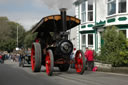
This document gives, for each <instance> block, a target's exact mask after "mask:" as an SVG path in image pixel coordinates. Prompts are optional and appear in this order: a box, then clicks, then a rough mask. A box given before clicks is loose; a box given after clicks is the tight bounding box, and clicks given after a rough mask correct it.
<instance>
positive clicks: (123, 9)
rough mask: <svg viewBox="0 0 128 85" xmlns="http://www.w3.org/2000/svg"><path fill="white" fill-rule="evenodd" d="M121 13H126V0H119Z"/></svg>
mask: <svg viewBox="0 0 128 85" xmlns="http://www.w3.org/2000/svg"><path fill="white" fill-rule="evenodd" d="M118 12H119V13H124V12H126V0H119V10H118Z"/></svg>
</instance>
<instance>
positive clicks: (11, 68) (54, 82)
mask: <svg viewBox="0 0 128 85" xmlns="http://www.w3.org/2000/svg"><path fill="white" fill-rule="evenodd" d="M0 85H128V75H127V74H116V73H104V72H89V71H85V73H84V74H83V75H79V74H77V73H76V72H75V70H74V69H71V68H70V69H69V71H68V72H59V70H58V69H57V68H55V71H54V73H53V76H51V77H49V76H47V74H46V72H45V67H42V68H41V72H38V73H33V72H32V71H31V66H30V65H26V67H24V68H22V67H19V66H18V63H17V62H12V61H10V60H7V61H5V63H4V64H0Z"/></svg>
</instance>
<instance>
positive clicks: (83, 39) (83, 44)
mask: <svg viewBox="0 0 128 85" xmlns="http://www.w3.org/2000/svg"><path fill="white" fill-rule="evenodd" d="M85 48H86V35H82V50H83V51H85Z"/></svg>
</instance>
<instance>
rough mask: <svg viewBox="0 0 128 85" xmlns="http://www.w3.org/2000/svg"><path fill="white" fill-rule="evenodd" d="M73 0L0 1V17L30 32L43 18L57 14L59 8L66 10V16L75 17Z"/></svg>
mask: <svg viewBox="0 0 128 85" xmlns="http://www.w3.org/2000/svg"><path fill="white" fill-rule="evenodd" d="M74 1H75V0H0V17H1V16H6V17H8V19H9V20H10V21H16V22H18V23H19V24H21V25H23V26H24V28H25V30H27V31H28V30H30V29H31V28H32V26H33V25H35V24H36V23H37V22H39V21H40V20H41V19H42V18H43V17H45V16H49V15H54V14H59V9H60V8H67V9H68V10H67V12H68V13H67V14H68V15H72V16H74V15H75V9H74V6H73V2H74Z"/></svg>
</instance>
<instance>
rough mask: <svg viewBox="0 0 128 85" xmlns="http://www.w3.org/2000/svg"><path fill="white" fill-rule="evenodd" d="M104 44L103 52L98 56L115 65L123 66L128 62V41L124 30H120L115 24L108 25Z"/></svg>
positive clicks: (101, 59) (99, 58)
mask: <svg viewBox="0 0 128 85" xmlns="http://www.w3.org/2000/svg"><path fill="white" fill-rule="evenodd" d="M102 37H103V40H104V44H103V45H102V46H101V53H100V55H99V56H97V57H96V58H97V59H98V60H100V61H102V62H105V63H110V64H112V65H113V66H122V65H126V64H127V63H128V57H127V56H128V51H127V49H128V42H127V41H126V38H125V36H124V34H123V33H122V32H118V31H117V28H116V27H115V26H112V27H107V28H106V29H105V31H104V32H103V35H102Z"/></svg>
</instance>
